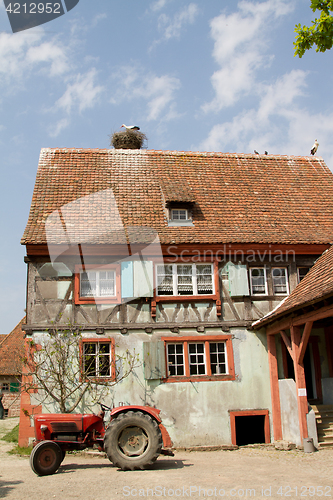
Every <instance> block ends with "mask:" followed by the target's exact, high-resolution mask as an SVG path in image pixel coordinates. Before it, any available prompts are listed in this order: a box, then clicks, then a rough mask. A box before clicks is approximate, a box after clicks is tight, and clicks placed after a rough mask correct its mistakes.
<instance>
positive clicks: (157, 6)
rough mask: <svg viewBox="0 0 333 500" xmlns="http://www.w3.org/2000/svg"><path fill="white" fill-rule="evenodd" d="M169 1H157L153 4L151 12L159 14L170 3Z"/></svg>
mask: <svg viewBox="0 0 333 500" xmlns="http://www.w3.org/2000/svg"><path fill="white" fill-rule="evenodd" d="M168 1H169V0H156V2H153V3H152V4H151V6H150V8H151V10H152V11H154V12H157V11H159V10H161V9H163V7H164V6H165V5H166V4H167V3H168Z"/></svg>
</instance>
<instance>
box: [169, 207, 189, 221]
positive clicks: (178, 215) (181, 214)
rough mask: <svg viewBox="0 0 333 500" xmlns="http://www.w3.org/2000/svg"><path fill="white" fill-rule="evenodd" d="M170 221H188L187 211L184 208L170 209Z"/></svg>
mask: <svg viewBox="0 0 333 500" xmlns="http://www.w3.org/2000/svg"><path fill="white" fill-rule="evenodd" d="M170 219H171V220H188V219H189V216H188V210H186V209H185V208H184V209H182V208H172V209H171V210H170Z"/></svg>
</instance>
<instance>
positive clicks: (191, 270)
mask: <svg viewBox="0 0 333 500" xmlns="http://www.w3.org/2000/svg"><path fill="white" fill-rule="evenodd" d="M332 240H333V176H332V173H331V172H330V170H329V169H328V168H327V166H326V165H325V163H324V161H323V160H322V159H321V158H317V157H311V158H310V157H291V156H270V155H245V154H224V153H207V152H206V153H200V152H197V153H194V152H179V151H150V150H91V149H43V150H42V151H41V155H40V160H39V166H38V171H37V177H36V184H35V189H34V193H33V199H32V204H31V210H30V215H29V219H28V223H27V226H26V230H25V232H24V235H23V238H22V244H24V245H26V263H27V266H28V286H27V324H26V327H25V328H26V333H27V336H28V337H29V336H34V337H36V338H37V337H38V335H40V334H42V333H43V332H45V331H46V330H48V329H50V328H58V329H59V328H60V329H61V328H65V327H66V325H67V324H68V322H70V323H71V324H75V325H77V326H78V327H79V328H80V329H81V331H82V332H83V349H82V357H83V360H82V362H83V363H84V357H85V353H88V354H89V356H94V357H95V358H96V369H95V372H94V373H93V374H92V375H93V376H94V377H103V379H105V377H110V378H111V377H112V370H111V366H112V356H113V355H114V354H113V353H114V352H115V350H119V351H125V350H126V349H129V350H133V349H135V350H136V352H138V353H139V354H140V357H141V359H142V363H143V364H142V366H141V367H140V368H138V369H137V370H136V372H135V373H133V374H132V375H131V376H129V377H128V378H126V379H125V380H124V381H122V382H121V383H120V384H118V385H117V386H115V387H114V389H113V390H112V392H111V391H110V397H109V400H108V401H106V403H110V401H112V402H113V403H114V404H116V405H117V404H119V402H124V403H130V404H151V405H156V407H158V408H160V409H161V411H162V416H163V422H164V425H165V426H166V427H167V429H168V431H169V434H170V436H171V438H172V440H173V442H174V444H175V446H204V445H222V444H246V443H251V442H270V441H271V440H272V439H273V438H274V435H273V428H272V403H271V386H270V370H269V366H270V365H269V359H268V356H267V337H266V334H265V331H264V330H259V331H255V330H252V329H251V325H252V323H253V322H254V321H255V320H258V319H260V318H262V317H263V316H265V315H266V314H268V313H269V312H270V311H272V310H273V309H274V308H275V307H276V306H277V305H278V304H279V303H280V302H281V300H283V299H284V298H285V297H287V296H288V294H289V293H290V292H291V291H292V290H293V289H294V288H295V287H296V285H297V283H298V282H299V281H300V280H301V279H302V278H303V277H304V276H305V274H306V273H307V271H308V270H309V269H310V268H311V266H312V265H313V263H314V261H315V260H316V259H317V258H318V256H319V255H321V253H322V252H323V251H324V250H325V249H326V248H328V247H329V245H330V243H331V242H332ZM102 356H106V357H108V359H109V363H108V364H107V365H105V363H104V362H103V363H100V362H99V361H100V358H101V357H102ZM101 366H102V367H103V370H102V372H101V368H100V367H101ZM105 367H106V368H105ZM25 404H26V403H25ZM26 408H27V405H26ZM31 408H32V409H31V411H33V405H32V406H31ZM82 409H83V408H80V410H82ZM40 410H41V408H39V407H38V411H40ZM44 411H45V408H44ZM283 437H284V436H283V435H282V436H279V438H280V439H281V438H283Z"/></svg>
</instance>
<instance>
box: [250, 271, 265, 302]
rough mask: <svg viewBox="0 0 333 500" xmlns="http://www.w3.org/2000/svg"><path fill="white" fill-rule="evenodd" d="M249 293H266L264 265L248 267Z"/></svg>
mask: <svg viewBox="0 0 333 500" xmlns="http://www.w3.org/2000/svg"><path fill="white" fill-rule="evenodd" d="M250 285H251V295H267V281H266V269H265V268H264V267H252V268H250Z"/></svg>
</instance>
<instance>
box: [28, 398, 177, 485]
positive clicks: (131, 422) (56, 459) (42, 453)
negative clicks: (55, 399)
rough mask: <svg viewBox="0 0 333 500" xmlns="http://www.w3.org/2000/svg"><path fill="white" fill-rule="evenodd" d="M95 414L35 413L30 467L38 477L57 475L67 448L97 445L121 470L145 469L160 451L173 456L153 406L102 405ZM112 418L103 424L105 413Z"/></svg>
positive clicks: (69, 449) (168, 439) (75, 448)
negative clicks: (108, 412) (112, 406)
mask: <svg viewBox="0 0 333 500" xmlns="http://www.w3.org/2000/svg"><path fill="white" fill-rule="evenodd" d="M100 405H101V411H100V412H99V413H98V414H97V415H95V414H90V415H85V414H71V413H60V414H58V413H54V414H53V413H49V414H40V415H35V416H34V423H35V436H36V440H35V442H34V448H33V450H32V452H31V455H30V466H31V468H32V470H33V471H34V472H35V473H36V474H38V475H39V476H47V475H49V474H54V473H55V472H56V471H57V470H58V468H59V467H60V464H61V462H62V461H63V459H64V458H65V455H66V451H72V450H84V449H85V448H93V447H97V448H98V450H99V451H105V453H106V454H107V456H108V458H109V460H110V461H111V462H112V463H113V464H114V465H116V466H117V467H120V468H121V469H122V470H134V469H143V468H145V467H146V466H147V465H149V464H151V463H153V462H155V460H156V459H157V457H158V456H159V455H160V454H163V455H171V456H173V453H172V451H171V449H170V448H171V446H172V442H171V439H170V436H169V434H168V432H167V430H166V429H165V427H164V426H163V424H162V421H161V419H160V417H159V413H160V410H157V409H156V408H153V407H151V406H120V407H118V408H113V409H112V408H109V407H108V406H105V405H103V404H101V403H100ZM106 411H110V416H111V420H110V423H109V425H108V426H107V427H105V425H104V415H105V412H106Z"/></svg>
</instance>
